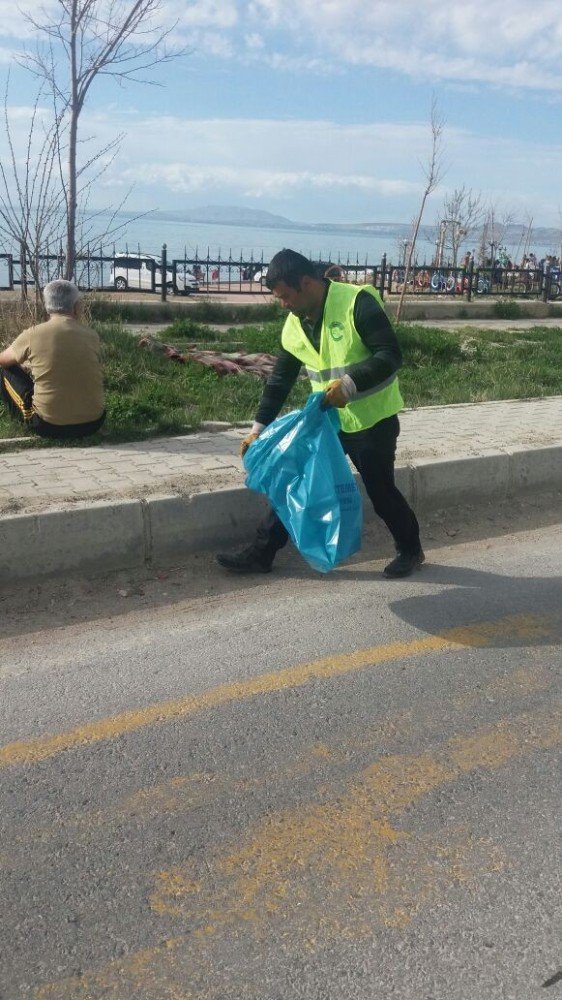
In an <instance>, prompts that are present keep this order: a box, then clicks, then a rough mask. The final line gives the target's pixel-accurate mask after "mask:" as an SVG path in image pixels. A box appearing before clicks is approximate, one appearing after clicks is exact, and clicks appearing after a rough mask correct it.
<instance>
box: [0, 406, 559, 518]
mask: <svg viewBox="0 0 562 1000" xmlns="http://www.w3.org/2000/svg"><path fill="white" fill-rule="evenodd" d="M400 420H401V427H402V434H401V437H400V442H399V451H398V457H397V464H398V465H408V464H409V463H411V462H416V461H417V460H420V459H432V458H433V459H441V460H443V459H449V458H450V459H454V458H459V457H466V456H477V455H483V454H485V453H487V452H490V451H496V452H497V451H502V452H506V451H510V450H513V449H517V448H526V449H532V448H541V447H545V446H548V445H560V444H562V396H554V397H547V398H543V399H528V400H513V401H505V402H493V403H473V404H470V403H469V404H461V405H458V406H435V407H424V408H422V409H418V410H405V411H404V412H403V413H402V415H401V418H400ZM244 433H245V431H244V429H241V428H232V429H229V430H225V431H219V432H205V433H198V434H192V435H189V436H184V437H175V438H159V439H157V440H153V441H148V442H142V443H132V444H122V445H101V446H98V447H90V448H74V447H73V448H48V449H41V450H36V451H35V450H30V451H22V452H9V453H5V454H0V513H3V514H10V513H11V514H13V513H24V512H33V511H38V510H46V509H49V508H56V507H66V506H68V504H71V505H73V504H74V503H76V502H77V501H88V500H100V499H119V498H139V499H144V498H147V497H151V496H155V495H162V494H168V495H170V494H177V495H188V494H195V493H200V492H205V491H214V490H217V489H221V488H224V487H238V486H240V485H242V483H243V481H244V474H243V469H242V463H241V461H240V459H239V458H238V447H239V441H240V438H241V437H242V436H243V435H244Z"/></svg>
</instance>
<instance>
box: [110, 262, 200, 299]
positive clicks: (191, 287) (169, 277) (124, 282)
mask: <svg viewBox="0 0 562 1000" xmlns="http://www.w3.org/2000/svg"><path fill="white" fill-rule="evenodd" d="M153 272H154V285H155V287H156V288H158V289H159V288H161V287H162V261H161V260H160V258H159V257H152V256H151V255H150V254H137V255H136V256H134V255H133V254H128V253H116V254H115V257H114V260H113V265H112V267H111V272H110V275H109V283H110V285H112V286H113V288H114V289H115V291H117V292H126V291H127V289H131V291H134V290H135V289H136V288H138V289H139V290H140V291H144V292H150V291H151V289H152V273H153ZM166 287H167V289H168V291H169V292H170V294H172V295H174V294H175V293H176V292H177V293H178V294H179V295H191V293H192V292H198V291H199V284H198V282H197V281H196V280H195V278H194V276H193V274H192V273H191V271H188V270H185V271H183V270H182V271H180V270H179V269H178V270H176V283H175V285H174V273H173V271H172V269H171V268H166Z"/></svg>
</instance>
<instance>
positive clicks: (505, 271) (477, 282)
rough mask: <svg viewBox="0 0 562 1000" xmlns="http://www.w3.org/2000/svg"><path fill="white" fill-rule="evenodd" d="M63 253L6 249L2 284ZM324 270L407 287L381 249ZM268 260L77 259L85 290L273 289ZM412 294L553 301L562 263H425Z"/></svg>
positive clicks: (18, 280)
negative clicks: (379, 254)
mask: <svg viewBox="0 0 562 1000" xmlns="http://www.w3.org/2000/svg"><path fill="white" fill-rule="evenodd" d="M64 264H65V261H64V254H63V252H62V251H61V250H59V252H58V253H45V254H40V255H38V256H37V257H35V258H34V260H33V262H32V263H31V262H30V261H29V260H27V259H26V257H25V255H22V254H19V255H16V254H11V253H5V254H0V291H13V290H14V289H21V290H22V292H23V293H26V292H27V291H29V290H30V289H33V288H34V286H35V284H36V281H37V280H38V281H39V284H40V285H41V286H43V285H44V284H46V283H47V282H49V281H52V280H53V279H54V278H57V277H62V276H63V275H64ZM316 265H317V268H318V273H319V274H321V275H327V276H328V277H331V278H333V279H334V280H336V281H347V282H351V283H353V284H360V285H361V284H370V285H374V286H375V287H376V288H377V289H378V290H379V292H380V294H381V295H382V296H383V297H385V296H388V295H399V294H400V293H401V292H402V291H403V289H404V282H405V279H406V269H405V267H404V266H403V265H395V264H392V263H391V262H389V261H387V258H386V255H385V256H383V258H382V260H381V262H380V264H370V263H369V262H368V261H367V260H365V261H363V262H360V261H359V259H358V258H356V259H355V261H352V260H351V259H350V258H347V260H342V259H341V258H338V260H337V261H332V260H324V261H317V262H316ZM267 267H268V262H267V261H264V259H263V256H262V257H255V256H254V255H253V254H250V255H249V257H248V256H245V255H244V254H241V255H240V257H233V256H232V254H230V253H229V255H228V257H224V256H222V255H221V254H220V253H218V254H215V255H212V256H211V254H210V253H209V252H207V254H206V256H205V255H200V254H199V253H195V254H194V255H193V254H192V255H188V254H187V251H186V252H185V253H184V255H183V257H170V256H168V252H167V247H166V244H164V245H163V247H162V252H161V254H160V255H155V254H148V253H143V252H141V249H140V247H137V248H135V249H134V250H129V249H128V248H126V249H125V251H121V252H117V251H116V250H115V247H112V248H111V251H108V250H107V248H105V249H104V248H103V247H100V248H98V249H94V248H88V249H87V251H86V253H84V254H79V255H78V257H77V261H76V281H77V284H78V286H79V287H80V288H81V289H82V290H83V291H90V292H127V291H129V292H135V293H139V292H141V293H147V294H151V293H152V294H155V293H156V294H159V295H160V297H161V298H162V299H166V298H167V297H168V296H169V295H192V294H196V293H198V294H203V295H213V294H216V293H223V294H224V293H226V292H228V293H229V294H237V293H238V294H252V295H263V294H268V293H269V289H268V288H267V286H266V284H265V280H266V277H267ZM406 294H408V295H420V296H444V295H445V296H447V295H448V296H459V297H464V298H466V299H468V300H470V299H472V298H473V297H476V296H483V295H490V296H496V297H501V298H503V297H512V298H534V299H543V300H544V301H545V302H546V301H548V300H553V299H557V298H559V297H561V296H562V274H561V270H560V267H555V266H550V265H549V264H548V263H547V264H546V265H545V266H544V267H542V268H540V267H535V268H534V269H529V268H513V267H511V268H504V267H499V266H495V267H478V266H475V265H474V264H473V263H471V264H470V266H469V267H460V268H459V267H453V266H447V267H441V266H439V267H437V266H435V265H433V264H422V265H416V266H415V267H413V268H412V269H411V271H410V273H409V275H408V282H407V287H406Z"/></svg>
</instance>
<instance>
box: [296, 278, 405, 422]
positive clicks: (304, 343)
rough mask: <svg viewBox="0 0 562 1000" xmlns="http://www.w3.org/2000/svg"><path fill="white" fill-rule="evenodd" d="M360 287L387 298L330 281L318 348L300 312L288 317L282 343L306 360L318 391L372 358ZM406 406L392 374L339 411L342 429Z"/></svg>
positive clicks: (377, 420) (373, 419) (374, 291)
mask: <svg viewBox="0 0 562 1000" xmlns="http://www.w3.org/2000/svg"><path fill="white" fill-rule="evenodd" d="M359 292H367V293H368V294H369V295H372V296H373V297H374V298H375V299H376V300H377V302H378V303H379V305H380V306H381V307H382V305H383V304H382V299H381V297H380V295H379V293H378V292H377V290H376V289H375V288H373V287H372V286H371V285H361V286H359V285H346V284H343V282H338V281H331V282H330V287H329V290H328V295H327V297H326V301H325V303H324V315H323V317H322V332H321V335H320V349H319V350H318V351H317V350H316V348H315V347H314V346H313V344H312V343H311V342H310V340H309V339H308V337H307V336H306V334H305V332H304V330H303V328H302V326H301V323H300V320H299V319H298V317H297V316H295V315H293V313H289V315H288V317H287V319H286V320H285V325H284V327H283V332H282V334H281V343H282V345H283V347H284V348H285V350H286V351H289V352H290V353H291V354H293V355H294V356H295V357H296V358H298V359H299V361H301V362H302V363H303V364H304V365H306V370H307V373H308V377H309V379H310V382H311V385H312V391H313V392H323V391H324V390H325V389H326V388H327V386H328V385H329V384H330V382H333V381H334V379H337V378H341V377H342V375H348V374H350V369H351V367H352V365H355V364H357V362H358V361H364V360H365V358H370V357H372V354H371V351H369V349H368V347H366V346H365V344H364V343H363V341H362V340H361V337H360V336H359V334H358V333H357V330H356V329H355V323H354V320H353V310H354V306H355V299H356V298H357V296H358V295H359ZM403 406H404V401H403V399H402V396H401V395H400V389H399V386H398V378H397V376H396V375H391V376H390V377H389V378H387V379H384V381H383V382H379V384H378V385H375V386H373V388H372V389H367V390H366V391H365V392H359V393H358V394H357V396H356V397H355V399H353V400H352V401H351V402H350V403H348V404H347V406H344V407H342V408H341V409H339V410H338V413H339V416H340V421H341V429H342V431H345V432H346V433H353V432H355V431H363V430H366V429H367V428H368V427H372V426H373V424H378V422H379V420H384V419H385V418H386V417H392V416H394V414H395V413H399V411H400V410H401V409H402V407H403Z"/></svg>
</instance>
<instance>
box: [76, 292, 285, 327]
mask: <svg viewBox="0 0 562 1000" xmlns="http://www.w3.org/2000/svg"><path fill="white" fill-rule="evenodd" d="M87 307H88V310H89V314H90V316H91V318H92V320H94V321H97V322H106V323H114V324H120V323H167V322H170V323H174V322H176V321H181V320H185V321H186V322H188V323H189V322H196V323H259V322H262V321H264V322H267V321H271V320H276V319H280V318H281V316H282V311H281V307H280V306H279V305H278V303H277V302H271V301H270V302H256V303H255V304H252V305H243V304H240V305H237V304H236V303H232V304H231V303H227V302H213V300H212V299H201V300H198V301H196V302H194V301H192V300H191V299H190V300H189V304H187V303H186V304H183V305H181V304H180V303H178V302H174V301H173V300H172V301H170V302H110V301H107V299H101V298H96V297H94V296H91V297H88V298H87ZM186 313H188V318H186Z"/></svg>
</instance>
